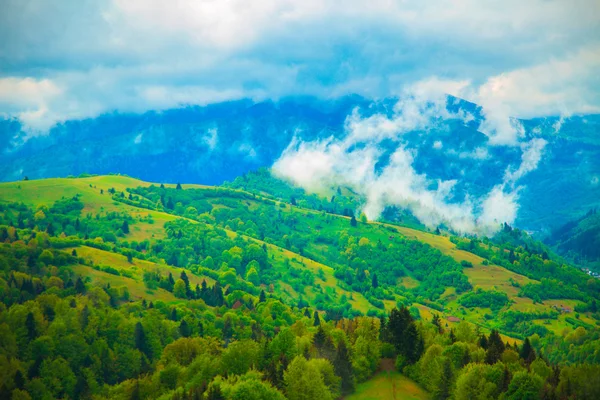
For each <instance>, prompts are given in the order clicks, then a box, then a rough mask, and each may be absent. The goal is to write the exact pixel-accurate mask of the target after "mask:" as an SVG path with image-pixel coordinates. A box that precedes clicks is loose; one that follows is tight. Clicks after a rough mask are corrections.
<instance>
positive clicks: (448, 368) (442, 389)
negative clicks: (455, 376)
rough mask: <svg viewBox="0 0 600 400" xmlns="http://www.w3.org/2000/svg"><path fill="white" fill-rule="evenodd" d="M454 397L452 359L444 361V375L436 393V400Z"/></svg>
mask: <svg viewBox="0 0 600 400" xmlns="http://www.w3.org/2000/svg"><path fill="white" fill-rule="evenodd" d="M451 395H452V362H451V361H450V358H448V357H446V358H445V359H444V364H443V367H442V375H441V376H440V380H439V383H438V387H437V390H436V391H435V399H436V400H446V399H449V398H450V396H451Z"/></svg>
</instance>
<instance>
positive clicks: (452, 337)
mask: <svg viewBox="0 0 600 400" xmlns="http://www.w3.org/2000/svg"><path fill="white" fill-rule="evenodd" d="M455 342H456V335H455V334H454V329H450V343H455Z"/></svg>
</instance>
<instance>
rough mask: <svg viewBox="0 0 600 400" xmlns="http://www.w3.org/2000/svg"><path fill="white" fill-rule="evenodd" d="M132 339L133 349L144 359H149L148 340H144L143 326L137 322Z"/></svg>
mask: <svg viewBox="0 0 600 400" xmlns="http://www.w3.org/2000/svg"><path fill="white" fill-rule="evenodd" d="M133 338H134V340H135V348H136V349H138V350H139V351H140V352H141V353H142V354H144V355H145V356H146V357H148V358H150V357H151V354H150V346H149V345H148V339H147V338H146V332H144V326H143V325H142V323H141V322H139V321H138V322H137V323H136V324H135V330H134V332H133Z"/></svg>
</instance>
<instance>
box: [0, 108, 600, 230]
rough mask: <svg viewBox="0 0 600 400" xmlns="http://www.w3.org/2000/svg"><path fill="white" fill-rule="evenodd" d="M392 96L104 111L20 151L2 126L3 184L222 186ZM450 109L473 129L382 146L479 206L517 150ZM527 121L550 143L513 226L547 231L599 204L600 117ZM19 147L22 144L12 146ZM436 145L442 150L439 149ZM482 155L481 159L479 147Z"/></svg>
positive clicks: (17, 129) (13, 128)
mask: <svg viewBox="0 0 600 400" xmlns="http://www.w3.org/2000/svg"><path fill="white" fill-rule="evenodd" d="M395 103H396V99H386V100H384V101H379V102H377V103H375V104H373V103H372V102H371V101H370V100H367V99H364V98H361V97H359V96H347V97H343V98H340V99H336V100H319V99H315V98H290V99H283V100H280V101H278V102H273V101H266V102H259V103H256V102H253V101H250V100H241V101H234V102H225V103H219V104H214V105H209V106H205V107H186V108H180V109H173V110H167V111H164V112H148V113H144V114H140V115H132V114H108V115H103V116H100V117H98V118H94V119H86V120H81V121H67V122H65V123H63V124H60V125H58V126H55V127H54V128H52V130H51V131H50V133H49V134H48V135H44V136H37V137H34V138H31V139H29V140H28V141H26V142H25V143H24V144H22V145H15V144H14V143H18V142H19V140H20V139H19V137H20V136H22V135H23V132H21V126H20V124H19V123H18V122H16V121H14V120H4V121H0V148H1V149H2V153H1V156H0V157H1V160H0V161H1V163H0V180H5V181H6V180H18V179H21V178H22V177H23V176H28V177H29V178H43V177H55V176H67V175H78V174H80V173H95V174H105V173H113V172H119V173H124V174H128V175H131V176H135V177H139V178H141V179H144V180H149V181H156V182H160V181H163V182H195V183H206V184H220V183H222V182H223V181H225V180H233V179H234V178H235V177H236V176H239V175H241V174H243V173H245V172H247V171H250V170H254V169H257V168H259V167H262V166H270V165H272V164H273V162H274V161H275V160H276V159H277V158H278V157H279V156H280V155H281V153H282V151H283V150H284V149H285V148H286V147H287V146H288V145H289V143H290V141H291V140H292V138H293V137H298V138H301V139H302V140H306V141H310V140H315V139H324V138H328V137H330V136H334V137H341V136H343V135H344V134H345V133H344V123H345V121H346V118H347V116H348V115H350V114H351V113H352V112H353V110H354V109H357V108H358V109H359V110H360V113H361V115H363V116H369V115H372V114H374V113H380V114H387V115H391V112H392V108H393V105H394V104H395ZM447 108H448V109H449V110H451V111H458V110H459V109H461V110H463V111H467V112H469V113H470V114H472V115H473V116H474V120H473V121H471V122H469V123H467V124H465V123H464V122H463V121H459V120H450V121H441V122H440V123H437V124H435V126H432V127H430V128H428V129H427V131H414V132H409V133H407V134H404V135H403V136H402V137H401V138H398V140H396V141H394V140H390V141H388V142H386V143H384V144H383V145H382V146H383V150H384V157H382V159H381V160H380V162H379V164H378V166H383V165H385V163H386V158H385V154H387V156H389V154H390V153H391V151H393V149H395V148H396V147H397V146H398V145H399V144H403V145H405V146H406V147H407V148H410V149H413V150H414V151H415V154H416V157H415V162H414V168H415V170H416V171H417V172H418V173H423V174H426V175H427V177H429V178H432V181H431V185H432V186H435V185H436V182H437V179H442V180H449V179H456V180H457V182H458V183H457V185H456V188H455V190H454V192H453V194H454V197H453V199H452V200H453V201H463V200H464V198H465V194H466V193H468V194H469V195H470V196H473V197H478V196H481V195H483V194H484V193H487V192H488V191H489V190H490V188H491V187H492V186H493V185H495V184H497V183H498V182H500V181H501V180H502V177H503V175H504V173H505V171H506V168H507V166H508V165H510V166H513V167H516V166H518V164H519V162H520V157H521V151H520V149H519V148H518V147H506V146H486V143H487V137H486V136H485V135H484V134H483V133H481V132H479V131H478V129H477V128H478V125H479V121H480V119H481V116H480V110H479V107H478V106H477V105H475V104H473V103H469V102H466V101H462V100H460V99H456V98H449V99H448V104H447ZM557 121H558V118H547V119H536V120H529V121H523V124H524V126H525V128H526V135H527V136H528V137H530V138H532V137H542V138H544V139H545V140H546V141H547V142H548V145H547V146H546V148H545V149H544V157H543V158H542V161H541V162H540V163H539V166H538V168H537V169H536V170H535V171H533V172H531V173H530V174H528V175H527V176H526V177H524V178H523V179H522V180H521V181H519V185H522V186H523V188H522V189H521V192H520V206H521V208H520V210H519V218H518V221H517V223H518V225H519V226H521V227H523V228H525V229H530V230H536V231H539V230H544V229H550V228H552V227H555V226H557V225H560V224H563V223H566V222H567V221H569V220H571V219H573V218H574V217H577V216H579V215H582V214H584V213H585V212H587V211H588V210H589V209H590V208H592V207H594V206H598V205H600V183H599V182H598V181H599V180H600V116H585V117H573V118H570V119H567V120H566V121H564V122H563V123H562V127H561V129H560V131H559V132H558V133H555V132H556V129H555V126H556V123H557ZM15 138H16V139H15ZM437 141H440V142H442V143H443V148H442V149H440V148H437V147H436V146H435V143H436V142H437ZM482 148H485V149H486V151H487V156H486V157H479V156H478V155H477V150H478V149H482Z"/></svg>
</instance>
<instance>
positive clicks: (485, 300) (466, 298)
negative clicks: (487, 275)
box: [459, 289, 508, 311]
mask: <svg viewBox="0 0 600 400" xmlns="http://www.w3.org/2000/svg"><path fill="white" fill-rule="evenodd" d="M459 303H460V304H462V305H463V306H465V307H468V308H471V307H481V308H488V307H489V308H491V309H492V310H493V311H498V310H500V309H501V308H502V307H504V306H505V305H506V304H507V303H508V296H507V295H506V293H504V292H497V291H494V290H492V291H485V290H482V289H477V290H476V291H474V292H469V293H466V294H464V295H463V296H462V297H461V298H460V300H459Z"/></svg>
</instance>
